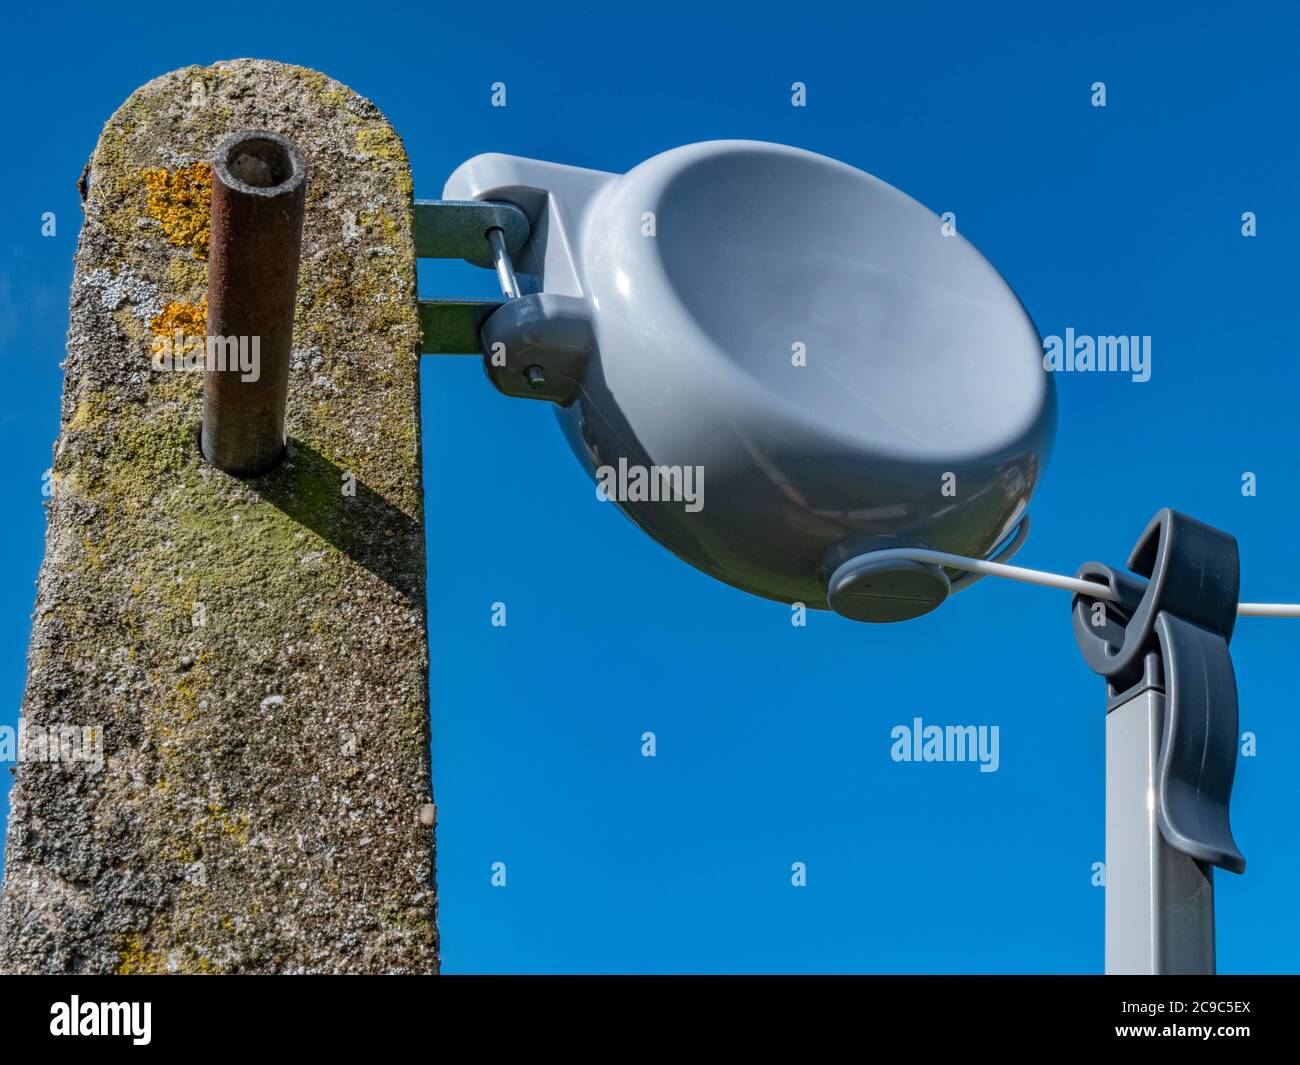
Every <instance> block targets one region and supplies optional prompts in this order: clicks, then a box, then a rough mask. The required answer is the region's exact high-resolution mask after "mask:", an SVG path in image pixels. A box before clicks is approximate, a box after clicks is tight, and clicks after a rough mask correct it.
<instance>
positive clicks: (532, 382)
mask: <svg viewBox="0 0 1300 1065" xmlns="http://www.w3.org/2000/svg"><path fill="white" fill-rule="evenodd" d="M524 379H525V380H526V381H527V382H528V387H529V388H531V389H532V390H533V391H534V392H540V391H541V390H542V389H543V388H545V387H546V373H545V371H544V370H543V369H542V368H541V367H540V366H530V367H528V369H526V370H525V371H524Z"/></svg>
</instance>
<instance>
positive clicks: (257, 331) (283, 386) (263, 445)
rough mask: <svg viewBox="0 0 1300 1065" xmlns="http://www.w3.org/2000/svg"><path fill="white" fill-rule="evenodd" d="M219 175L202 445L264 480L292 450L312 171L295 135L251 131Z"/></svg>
mask: <svg viewBox="0 0 1300 1065" xmlns="http://www.w3.org/2000/svg"><path fill="white" fill-rule="evenodd" d="M212 179H213V180H212V238H211V251H210V253H209V257H208V337H207V350H206V352H205V360H206V361H205V364H204V373H203V431H202V436H201V446H202V449H203V455H204V457H205V458H207V460H208V461H209V462H211V463H212V464H213V465H214V466H216V467H217V468H219V469H221V470H224V471H225V472H226V473H229V474H233V475H234V476H236V477H254V476H256V475H258V474H260V473H265V472H266V471H267V470H269V469H271V468H272V467H273V466H275V465H276V464H277V463H278V462H279V461H280V458H281V457H282V456H283V454H284V441H285V435H284V411H285V404H286V401H287V399H288V389H289V357H290V353H291V351H292V348H293V315H294V304H295V301H296V296H297V291H298V263H299V259H300V258H301V255H302V222H303V213H304V207H305V205H306V193H307V167H306V163H305V162H304V160H303V156H302V153H301V152H300V151H299V150H298V148H297V146H296V145H295V144H294V143H293V142H292V141H290V140H289V139H288V138H287V137H282V136H281V135H280V134H278V133H269V132H267V131H265V130H245V131H243V132H240V133H236V134H234V135H233V136H231V137H228V138H226V140H224V141H223V142H222V143H221V145H220V147H218V148H217V152H216V156H215V158H214V159H213V165H212Z"/></svg>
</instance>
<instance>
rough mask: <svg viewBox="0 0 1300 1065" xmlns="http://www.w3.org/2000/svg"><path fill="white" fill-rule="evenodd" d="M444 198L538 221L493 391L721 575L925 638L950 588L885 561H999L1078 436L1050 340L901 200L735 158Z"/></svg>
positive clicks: (540, 168) (681, 160) (691, 156)
mask: <svg viewBox="0 0 1300 1065" xmlns="http://www.w3.org/2000/svg"><path fill="white" fill-rule="evenodd" d="M443 195H444V197H446V198H448V199H480V200H493V201H503V202H506V203H511V204H515V205H517V206H518V207H520V208H521V209H522V210H523V211H524V212H525V213H526V214H527V216H528V219H529V224H530V227H531V231H530V234H529V239H528V241H527V243H526V244H525V246H524V247H523V249H522V250H521V251H520V252H519V254H518V255H517V256H516V257H515V262H514V265H515V269H516V271H517V273H518V277H519V282H520V285H521V289H522V293H523V294H522V295H521V297H520V298H517V299H513V300H510V301H508V302H507V303H505V304H504V305H503V306H502V307H501V308H500V309H499V310H497V311H496V312H494V313H493V314H492V315H491V316H490V317H489V318H488V319H487V320H486V322H485V323H484V325H483V328H482V331H481V334H480V342H481V345H482V348H483V351H484V354H485V359H484V365H485V367H486V369H487V373H488V376H489V377H490V378H491V380H492V381H493V383H494V384H495V385H496V386H497V388H499V389H500V390H501V391H502V392H505V393H506V394H508V395H514V396H520V397H523V398H529V399H545V400H549V401H551V402H553V403H555V404H557V416H558V418H559V421H560V425H561V427H562V429H563V431H564V433H565V435H566V437H567V438H568V440H569V443H570V445H571V446H572V448H573V451H574V453H575V454H576V455H577V457H578V459H579V460H580V461H581V462H582V463H583V464H584V466H585V467H586V468H587V470H588V472H589V473H591V474H592V476H593V477H597V478H599V479H600V481H601V483H603V484H606V485H612V486H613V487H614V489H615V491H614V492H613V496H614V499H615V502H616V503H617V505H618V506H619V507H620V508H621V509H622V510H623V511H624V513H625V514H627V516H628V517H629V518H631V519H632V520H633V521H634V522H635V523H636V524H637V525H639V526H640V527H641V528H642V529H643V530H644V531H645V532H647V533H648V534H649V535H650V536H652V537H654V539H656V540H657V541H659V543H661V544H662V545H664V546H665V547H667V548H668V549H669V550H671V551H673V552H674V553H675V554H677V555H678V556H679V557H681V558H683V559H685V560H686V561H687V562H689V563H691V564H692V565H693V566H696V567H698V568H699V569H701V570H703V571H704V572H705V573H708V574H709V575H710V576H713V577H716V578H717V579H719V580H721V581H725V582H727V583H729V584H732V585H734V586H736V587H738V588H741V589H743V590H745V591H747V592H751V593H753V594H755V595H761V596H765V597H767V598H769V599H775V600H779V601H782V602H786V603H793V602H802V603H805V604H807V605H808V606H811V607H820V606H822V604H827V605H829V606H830V607H832V608H833V609H836V610H838V611H839V612H840V613H842V614H844V615H845V616H846V617H851V618H854V619H855V620H866V621H893V620H901V619H903V618H907V617H915V616H916V615H918V614H921V613H925V612H926V611H927V610H930V609H933V608H934V607H935V606H937V605H938V604H939V603H941V602H942V601H943V599H944V598H945V597H946V596H947V594H948V589H949V578H948V575H947V574H945V573H944V572H943V571H941V570H939V569H937V568H935V567H927V566H922V565H920V564H918V563H898V562H895V563H890V564H886V565H884V566H877V567H875V568H872V567H871V566H870V565H865V568H864V564H863V560H861V558H860V556H862V555H864V554H867V553H869V552H871V551H872V550H878V549H880V548H886V547H900V546H918V547H926V548H931V549H934V550H939V551H949V552H953V553H957V554H963V555H975V556H980V557H986V556H987V555H989V554H990V553H991V552H992V551H994V549H995V548H996V547H997V546H998V545H999V544H1000V543H1001V542H1002V541H1004V539H1005V538H1006V537H1007V536H1008V534H1010V533H1011V531H1012V530H1013V529H1014V528H1015V527H1016V526H1017V523H1019V522H1020V521H1021V519H1022V518H1023V516H1024V514H1025V511H1026V507H1027V504H1028V500H1029V497H1030V494H1031V492H1032V491H1033V488H1034V486H1035V484H1036V482H1037V481H1038V478H1039V477H1040V476H1041V473H1042V469H1043V465H1044V463H1045V461H1046V459H1047V455H1048V452H1049V449H1050V446H1051V441H1052V437H1053V432H1054V428H1055V412H1056V401H1055V392H1054V387H1053V384H1052V381H1051V379H1050V376H1049V375H1048V374H1047V373H1046V372H1045V371H1044V369H1043V365H1042V347H1041V342H1040V338H1039V336H1038V332H1037V330H1036V329H1035V327H1034V324H1033V322H1032V321H1031V320H1030V318H1029V315H1028V314H1027V313H1026V312H1025V310H1024V308H1023V307H1022V306H1021V304H1020V301H1019V300H1018V299H1017V298H1016V295H1015V293H1014V292H1012V290H1011V289H1010V287H1009V286H1008V285H1007V283H1006V282H1005V281H1004V280H1003V279H1002V277H1001V276H1000V275H999V274H998V272H997V271H996V270H995V269H994V268H993V267H992V266H991V265H990V264H989V263H988V262H987V261H986V260H985V259H984V258H983V257H982V256H981V255H980V254H979V252H977V251H976V250H975V248H974V247H972V246H971V245H970V244H969V243H968V242H967V241H966V240H965V239H964V238H963V237H962V236H960V235H959V234H956V233H951V231H950V229H947V230H946V229H945V227H944V225H943V224H942V222H941V220H940V219H939V218H938V217H937V216H936V215H935V214H933V213H932V212H931V211H929V210H928V209H927V208H925V207H923V206H922V205H921V204H919V203H917V202H916V201H915V200H913V199H911V198H909V197H908V196H906V195H904V194H903V193H902V192H900V191H898V190H897V189H895V188H893V187H892V186H890V185H887V184H885V183H884V182H882V181H879V180H878V179H876V178H874V177H872V176H871V175H869V174H866V173H863V172H862V171H860V170H856V169H854V168H853V167H850V166H847V165H845V164H843V163H839V162H836V161H834V160H832V159H828V158H825V157H824V156H820V155H815V154H813V153H811V152H806V151H802V150H800V149H797V148H789V147H785V146H782V145H776V144H766V143H761V142H756V141H716V142H709V143H704V144H692V145H687V146H686V147H682V148H677V149H674V150H672V151H668V152H665V153H663V154H662V155H657V156H655V157H654V158H652V159H649V160H647V161H646V162H644V163H642V164H641V165H640V166H637V167H635V168H634V169H633V170H631V171H629V172H628V173H626V174H612V173H605V172H602V171H596V170H584V169H579V168H576V167H570V166H562V165H559V164H555V163H546V162H540V161H537V160H532V159H522V158H517V157H513V156H506V155H496V154H493V155H481V156H477V157H475V158H473V159H470V160H469V161H468V162H466V163H464V164H463V165H462V166H460V167H459V168H458V169H457V170H456V172H455V173H454V174H453V175H452V176H451V178H450V179H449V180H448V182H447V185H446V188H445V190H444V193H443ZM540 381H544V387H542V388H537V387H536V386H537V385H538V384H539V382H540ZM664 470H667V471H670V472H668V473H666V474H663V473H660V472H659V471H664ZM638 471H644V473H643V474H642V473H638ZM687 471H690V480H684V478H686V476H687ZM638 477H639V478H640V480H639V481H638ZM674 477H675V478H676V479H675V480H674ZM651 482H656V483H657V486H658V487H659V488H660V489H661V490H659V491H656V492H654V496H653V498H647V497H646V496H647V494H648V489H647V485H648V484H650V483H651ZM638 484H639V489H638ZM674 485H675V486H676V487H677V488H678V490H677V491H673V490H672V489H673V486H674ZM686 488H689V489H691V492H688V491H686V490H685V489H686ZM692 492H693V493H694V496H695V497H696V498H688V496H689V495H691V493H692ZM855 559H857V560H858V562H857V563H855V562H854V560H855ZM846 567H847V568H846ZM954 576H955V575H954ZM954 583H955V582H954ZM966 583H968V582H966ZM828 595H829V602H828V598H827V597H828Z"/></svg>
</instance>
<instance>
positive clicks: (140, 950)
mask: <svg viewBox="0 0 1300 1065" xmlns="http://www.w3.org/2000/svg"><path fill="white" fill-rule="evenodd" d="M167 971H168V970H167V958H166V956H165V955H163V954H159V953H156V952H150V951H149V950H148V949H147V948H146V947H145V944H144V936H142V935H140V933H139V932H137V933H136V934H135V935H134V936H133V937H132V938H131V939H130V940H128V941H127V943H126V945H125V946H124V947H123V948H122V953H121V954H120V955H119V957H118V961H117V975H118V976H166V975H167Z"/></svg>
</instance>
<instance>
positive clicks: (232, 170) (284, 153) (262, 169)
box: [216, 133, 302, 190]
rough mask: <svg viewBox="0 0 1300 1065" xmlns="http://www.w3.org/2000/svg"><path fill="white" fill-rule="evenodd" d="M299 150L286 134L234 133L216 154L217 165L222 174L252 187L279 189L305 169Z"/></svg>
mask: <svg viewBox="0 0 1300 1065" xmlns="http://www.w3.org/2000/svg"><path fill="white" fill-rule="evenodd" d="M296 155H297V152H296V151H295V150H294V149H293V147H292V146H291V145H290V144H289V142H287V141H286V140H285V139H284V138H282V137H279V136H277V135H275V134H265V133H250V134H248V135H246V136H243V137H231V138H230V139H229V140H227V141H226V142H225V143H224V144H223V145H222V146H221V150H220V151H219V152H218V155H217V159H216V162H217V167H218V169H219V170H220V171H223V172H224V173H223V174H222V176H223V177H225V176H226V175H229V177H230V178H233V179H234V181H235V182H237V183H239V184H240V185H244V186H246V187H247V188H250V189H258V190H278V189H279V187H280V186H282V185H283V186H289V185H292V184H293V183H294V180H295V178H297V177H298V175H299V174H300V173H301V171H302V166H301V163H300V162H299V160H298V159H297V158H295V156H296Z"/></svg>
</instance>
